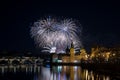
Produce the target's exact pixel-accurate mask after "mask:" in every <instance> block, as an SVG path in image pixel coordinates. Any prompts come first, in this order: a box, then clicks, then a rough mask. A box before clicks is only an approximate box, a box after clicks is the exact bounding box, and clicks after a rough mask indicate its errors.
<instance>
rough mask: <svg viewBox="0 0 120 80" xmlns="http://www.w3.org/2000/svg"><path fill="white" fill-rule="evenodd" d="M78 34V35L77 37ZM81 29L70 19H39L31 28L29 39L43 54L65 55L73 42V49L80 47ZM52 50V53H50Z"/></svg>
mask: <svg viewBox="0 0 120 80" xmlns="http://www.w3.org/2000/svg"><path fill="white" fill-rule="evenodd" d="M78 34H79V35H78ZM80 34H81V28H80V26H77V25H76V24H75V22H74V21H73V20H72V19H65V20H61V21H60V20H56V19H54V18H46V19H41V20H39V21H37V22H35V23H34V24H33V26H32V27H31V37H32V38H34V40H35V42H36V44H38V45H39V47H42V48H44V50H43V51H45V52H49V53H50V52H55V53H65V49H66V48H67V47H70V44H71V43H72V41H73V44H74V45H75V49H80V48H81V47H82V44H81V40H80ZM52 50H53V51H52Z"/></svg>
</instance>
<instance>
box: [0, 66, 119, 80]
mask: <svg viewBox="0 0 120 80" xmlns="http://www.w3.org/2000/svg"><path fill="white" fill-rule="evenodd" d="M119 76H120V73H119V72H116V73H114V74H113V73H110V72H106V71H104V70H102V71H98V70H94V71H93V70H88V69H83V68H81V67H80V66H52V67H50V66H49V65H46V66H36V65H34V66H30V65H29V66H26V65H19V66H12V65H11V66H0V80H118V79H120V77H119Z"/></svg>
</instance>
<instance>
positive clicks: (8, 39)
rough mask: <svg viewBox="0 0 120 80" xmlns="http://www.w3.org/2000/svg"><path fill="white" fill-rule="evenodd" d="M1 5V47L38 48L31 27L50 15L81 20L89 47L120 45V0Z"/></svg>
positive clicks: (23, 49) (83, 37)
mask: <svg viewBox="0 0 120 80" xmlns="http://www.w3.org/2000/svg"><path fill="white" fill-rule="evenodd" d="M0 4H1V5H0V13H1V15H0V19H1V21H0V22H1V23H0V24H1V25H0V50H6V51H26V50H28V51H29V50H30V51H31V50H35V49H36V48H35V44H34V41H33V39H31V37H30V26H31V25H32V24H33V22H35V21H37V20H39V19H40V18H41V17H44V16H49V15H52V16H55V17H66V18H73V19H76V20H78V21H79V22H80V24H81V25H82V37H81V38H82V42H83V45H84V47H85V48H90V47H92V46H93V45H96V44H97V45H103V46H116V45H120V36H119V35H120V29H119V27H120V6H119V2H109V1H107V2H105V1H104V2H97V0H96V1H91V0H88V1H84V0H83V1H79V2H78V1H77V2H75V1H58V0H56V1H52V0H49V1H40V0H39V1H35V0H33V1H31V0H28V1H27V0H23V1H22V0H19V1H18V0H16V1H13V0H9V1H4V2H1V3H0Z"/></svg>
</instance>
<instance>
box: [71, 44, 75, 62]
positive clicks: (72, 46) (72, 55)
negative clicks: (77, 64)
mask: <svg viewBox="0 0 120 80" xmlns="http://www.w3.org/2000/svg"><path fill="white" fill-rule="evenodd" d="M74 52H75V50H74V45H73V42H72V43H71V48H70V62H74V54H75V53H74Z"/></svg>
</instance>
